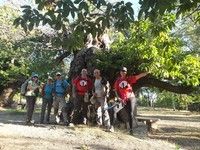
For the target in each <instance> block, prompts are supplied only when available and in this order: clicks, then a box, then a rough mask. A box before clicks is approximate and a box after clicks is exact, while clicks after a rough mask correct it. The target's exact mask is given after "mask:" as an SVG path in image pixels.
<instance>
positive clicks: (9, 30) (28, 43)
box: [0, 6, 65, 106]
mask: <svg viewBox="0 0 200 150" xmlns="http://www.w3.org/2000/svg"><path fill="white" fill-rule="evenodd" d="M0 10H1V12H2V13H1V14H0V29H1V31H2V32H1V33H0V104H1V105H3V106H10V105H11V104H12V102H13V101H12V100H13V96H14V95H15V93H16V92H17V91H18V90H19V87H20V86H21V84H22V83H23V81H24V80H25V79H26V78H27V76H29V75H31V73H32V72H33V71H34V72H37V73H39V74H40V79H43V78H45V77H47V73H49V74H52V75H53V73H54V72H55V71H56V70H59V69H61V67H62V66H61V65H59V66H58V65H56V64H57V63H58V62H60V58H59V57H57V56H60V53H62V54H64V53H65V52H64V51H63V50H62V51H59V50H58V49H56V48H54V47H51V48H50V47H48V46H47V45H46V44H47V43H48V42H49V37H47V36H45V35H44V34H42V32H41V31H39V30H34V31H33V32H31V33H29V34H26V33H25V32H24V31H23V29H22V28H15V27H14V26H13V21H14V19H15V18H16V17H18V16H19V11H17V10H15V9H13V8H11V7H8V6H3V7H0Z"/></svg>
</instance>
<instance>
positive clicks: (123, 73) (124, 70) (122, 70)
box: [120, 67, 127, 77]
mask: <svg viewBox="0 0 200 150" xmlns="http://www.w3.org/2000/svg"><path fill="white" fill-rule="evenodd" d="M126 74H127V68H126V67H122V68H121V69H120V75H121V77H126Z"/></svg>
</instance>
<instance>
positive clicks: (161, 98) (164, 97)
mask: <svg viewBox="0 0 200 150" xmlns="http://www.w3.org/2000/svg"><path fill="white" fill-rule="evenodd" d="M196 96H197V95H196ZM193 101H194V96H190V95H184V94H175V93H171V92H167V91H163V92H161V93H159V94H158V97H157V101H156V103H155V106H156V107H163V108H173V109H188V105H189V104H190V103H192V102H193Z"/></svg>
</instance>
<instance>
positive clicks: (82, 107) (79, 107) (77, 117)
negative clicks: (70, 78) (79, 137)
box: [72, 95, 89, 124]
mask: <svg viewBox="0 0 200 150" xmlns="http://www.w3.org/2000/svg"><path fill="white" fill-rule="evenodd" d="M73 103H74V112H73V118H72V122H73V123H75V124H77V123H83V120H84V119H86V118H87V111H88V105H89V103H88V102H84V95H77V96H76V98H75V99H74V101H73Z"/></svg>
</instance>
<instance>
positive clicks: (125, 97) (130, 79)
mask: <svg viewBox="0 0 200 150" xmlns="http://www.w3.org/2000/svg"><path fill="white" fill-rule="evenodd" d="M146 75H147V73H141V74H139V75H131V76H127V68H126V67H122V68H121V69H120V76H119V77H118V79H117V80H116V81H115V83H114V91H115V94H116V96H117V98H118V100H119V101H120V102H121V103H122V104H123V106H124V107H125V109H126V111H127V113H128V115H129V119H128V120H129V121H128V122H126V126H127V128H128V130H130V133H132V131H133V128H134V127H137V122H136V119H135V117H134V111H135V107H136V98H135V95H134V92H133V89H132V85H134V84H135V83H136V82H137V80H139V79H140V78H142V77H144V76H146Z"/></svg>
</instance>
